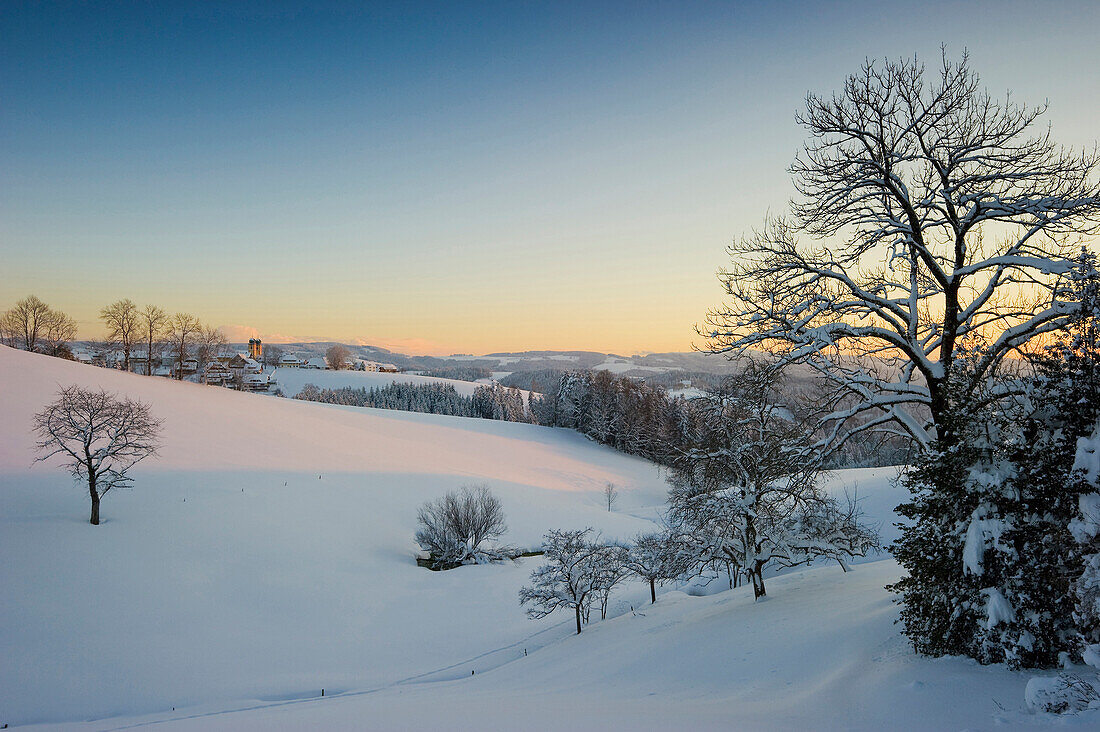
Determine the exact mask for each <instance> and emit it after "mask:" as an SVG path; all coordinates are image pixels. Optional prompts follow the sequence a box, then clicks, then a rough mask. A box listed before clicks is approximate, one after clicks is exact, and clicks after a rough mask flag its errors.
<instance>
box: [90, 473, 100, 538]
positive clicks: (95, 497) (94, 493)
mask: <svg viewBox="0 0 1100 732" xmlns="http://www.w3.org/2000/svg"><path fill="white" fill-rule="evenodd" d="M88 494H89V495H90V496H91V498H92V518H91V519H90V520H91V522H92V526H99V491H98V490H97V489H96V485H95V476H89V477H88Z"/></svg>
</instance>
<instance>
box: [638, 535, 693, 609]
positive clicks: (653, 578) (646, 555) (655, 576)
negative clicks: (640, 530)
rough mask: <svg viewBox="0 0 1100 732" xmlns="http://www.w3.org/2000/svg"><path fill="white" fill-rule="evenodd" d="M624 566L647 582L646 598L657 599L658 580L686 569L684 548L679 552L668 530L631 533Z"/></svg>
mask: <svg viewBox="0 0 1100 732" xmlns="http://www.w3.org/2000/svg"><path fill="white" fill-rule="evenodd" d="M625 563H626V568H627V569H628V570H629V571H630V572H631V573H633V574H634V575H636V576H637V577H638V578H639V579H642V580H645V581H646V582H647V583H649V601H650V602H651V603H652V602H657V583H659V582H662V583H663V582H667V581H668V580H672V579H675V578H676V577H679V576H680V574H682V573H684V572H686V571H687V569H688V560H687V559H686V552H681V551H680V548H679V547H678V545H677V542H676V541H675V540H674V538H673V536H672V534H671V532H669V531H667V530H666V531H662V532H652V533H648V534H640V535H638V536H636V537H634V543H633V544H632V545H631V546H630V549H629V551H628V552H627V556H626V559H625Z"/></svg>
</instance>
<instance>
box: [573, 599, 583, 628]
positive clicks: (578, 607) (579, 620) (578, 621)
mask: <svg viewBox="0 0 1100 732" xmlns="http://www.w3.org/2000/svg"><path fill="white" fill-rule="evenodd" d="M574 610H576V611H577V635H580V634H581V606H580V604H579V603H578V604H577V606H576V607H575V608H574Z"/></svg>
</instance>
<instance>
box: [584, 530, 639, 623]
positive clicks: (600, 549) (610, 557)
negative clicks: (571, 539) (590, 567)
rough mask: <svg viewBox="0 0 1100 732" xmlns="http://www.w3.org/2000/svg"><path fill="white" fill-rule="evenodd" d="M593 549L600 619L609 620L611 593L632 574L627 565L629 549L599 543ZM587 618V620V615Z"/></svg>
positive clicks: (619, 545) (618, 545)
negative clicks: (608, 611)
mask: <svg viewBox="0 0 1100 732" xmlns="http://www.w3.org/2000/svg"><path fill="white" fill-rule="evenodd" d="M592 551H593V561H594V562H595V565H596V574H597V581H596V590H595V596H596V600H598V601H599V603H600V620H607V605H608V602H609V601H610V600H611V593H612V592H614V591H615V588H616V587H618V586H619V585H620V584H622V582H623V580H625V579H626V578H627V577H629V576H630V574H631V572H630V569H629V568H628V567H627V558H628V556H629V549H627V548H626V547H625V546H622V545H621V544H601V543H597V544H596V546H594V547H593V550H592ZM585 620H586V621H587V617H586V618H585Z"/></svg>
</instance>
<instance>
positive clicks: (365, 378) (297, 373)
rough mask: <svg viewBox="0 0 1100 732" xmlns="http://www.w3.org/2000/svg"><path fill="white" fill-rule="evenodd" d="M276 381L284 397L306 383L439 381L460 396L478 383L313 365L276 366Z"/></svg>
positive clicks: (359, 385) (357, 385) (358, 385)
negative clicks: (451, 387)
mask: <svg viewBox="0 0 1100 732" xmlns="http://www.w3.org/2000/svg"><path fill="white" fill-rule="evenodd" d="M273 376H274V378H275V381H276V385H277V386H278V387H279V388H280V389H282V390H283V394H285V395H286V396H288V397H293V396H297V395H298V392H300V391H301V390H302V387H303V386H305V385H306V384H313V385H315V386H318V387H320V388H321V389H341V388H344V387H350V388H352V389H379V388H383V387H386V386H389V385H390V384H393V383H398V384H440V385H448V386H453V387H454V388H455V391H457V392H458V393H459V394H461V395H462V396H467V397H468V396H471V395H472V394H473V393H474V389H476V388H477V387H478V385H477V384H475V383H474V382H472V381H460V380H458V379H439V378H435V377H433V376H418V375H417V374H405V373H398V374H387V373H379V372H371V371H320V370H317V369H276V370H275V371H274V372H273Z"/></svg>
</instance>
